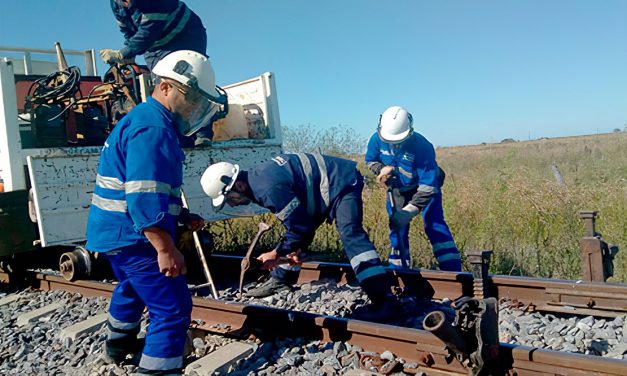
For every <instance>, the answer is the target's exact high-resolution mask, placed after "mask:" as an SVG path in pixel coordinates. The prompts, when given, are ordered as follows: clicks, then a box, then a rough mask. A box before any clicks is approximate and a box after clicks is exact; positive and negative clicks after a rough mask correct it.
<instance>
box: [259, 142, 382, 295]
mask: <svg viewBox="0 0 627 376" xmlns="http://www.w3.org/2000/svg"><path fill="white" fill-rule="evenodd" d="M356 166H357V164H356V163H355V162H353V161H349V160H346V159H341V158H335V157H330V156H326V155H321V154H305V153H298V154H281V155H278V156H276V157H274V158H272V159H271V160H270V161H268V162H265V163H263V164H261V165H260V166H257V167H255V168H253V169H251V170H249V171H248V184H249V186H250V189H251V191H252V193H253V196H254V202H255V203H257V204H258V205H260V206H262V207H264V208H267V209H269V210H270V211H271V212H272V213H274V214H275V215H276V217H277V218H278V219H279V220H280V221H281V222H282V223H283V225H284V227H285V230H286V231H285V236H284V237H283V239H282V240H281V242H280V243H279V244H278V245H277V247H276V250H277V253H278V254H279V255H281V256H285V255H288V254H290V253H292V252H294V251H297V250H299V249H300V250H305V249H306V248H307V247H308V246H309V245H310V244H311V242H312V240H313V238H314V235H315V233H316V229H317V228H318V227H319V226H320V225H321V224H322V223H323V222H324V221H332V220H335V224H336V227H337V230H338V232H339V234H340V238H341V240H342V243H343V245H344V250H345V252H346V255H347V256H348V258H349V260H350V263H351V266H352V268H353V270H354V271H355V275H356V276H357V280H358V281H359V284H360V286H361V287H362V288H363V289H364V292H365V293H366V294H367V295H368V297H369V298H370V300H371V301H372V302H373V303H375V304H377V303H381V302H383V300H384V299H385V296H386V294H387V293H388V292H390V288H391V280H390V279H389V277H388V276H387V274H386V271H385V270H384V269H383V267H382V266H381V260H380V259H379V254H378V253H377V251H376V250H375V247H374V244H372V242H371V241H370V239H369V238H368V234H366V232H365V230H364V228H363V225H362V222H363V205H362V197H361V192H362V189H363V177H362V176H361V174H360V173H359V171H357V169H356ZM272 276H273V277H274V278H277V279H279V280H283V281H285V278H286V270H285V269H284V268H275V269H274V271H273V274H272Z"/></svg>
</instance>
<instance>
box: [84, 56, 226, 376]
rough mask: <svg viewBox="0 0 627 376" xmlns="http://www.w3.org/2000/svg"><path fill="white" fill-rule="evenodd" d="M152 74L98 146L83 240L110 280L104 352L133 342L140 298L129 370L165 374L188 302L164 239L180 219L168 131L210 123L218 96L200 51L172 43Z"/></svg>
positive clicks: (181, 337) (177, 365)
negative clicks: (150, 85) (135, 364)
mask: <svg viewBox="0 0 627 376" xmlns="http://www.w3.org/2000/svg"><path fill="white" fill-rule="evenodd" d="M153 73H154V74H155V76H156V85H155V88H154V90H153V92H152V96H151V97H150V98H148V100H147V101H146V102H144V103H141V104H139V105H138V106H136V107H135V108H133V109H132V110H131V112H129V114H128V115H126V116H125V117H124V118H123V119H122V120H120V122H119V123H118V125H117V126H116V127H115V128H114V129H113V131H112V132H111V134H110V135H109V137H108V138H107V141H106V142H105V144H104V148H103V149H102V153H101V156H100V161H99V164H98V175H97V177H96V186H95V188H94V193H93V197H92V202H91V207H90V208H89V216H88V219H87V245H86V247H87V249H89V250H90V251H94V252H101V253H102V254H104V255H105V257H106V258H107V259H108V260H109V261H110V262H111V266H112V269H113V271H114V273H115V275H116V277H117V278H118V280H119V283H118V284H117V285H116V287H115V289H114V290H113V296H112V297H111V302H110V304H109V319H108V334H107V341H106V345H105V356H104V357H103V359H104V361H105V362H115V363H120V362H121V361H123V360H124V359H125V357H126V356H127V355H128V354H131V353H134V352H136V351H138V350H139V349H138V348H137V342H138V341H137V338H136V336H137V333H138V332H139V330H140V320H141V317H142V312H143V310H144V307H148V313H149V315H150V325H149V326H148V329H147V333H146V339H145V345H144V347H143V353H142V356H141V360H140V363H139V373H140V374H142V373H144V374H152V375H161V374H168V375H169V374H177V373H180V372H181V368H182V366H183V348H184V345H185V340H186V332H187V329H188V326H189V323H190V314H191V309H192V301H191V296H190V293H189V291H188V288H187V281H186V278H185V276H184V274H185V273H186V266H185V260H184V258H183V255H182V254H181V252H179V250H178V249H177V248H176V246H175V244H174V231H175V226H176V224H177V222H180V223H182V222H184V221H185V219H184V218H182V216H181V215H180V213H181V185H182V180H183V160H184V158H185V156H184V154H183V152H182V150H181V148H180V146H179V142H178V137H177V136H178V133H180V134H184V135H186V136H189V135H191V134H193V133H194V132H195V131H197V130H198V129H199V127H200V126H202V125H203V124H207V123H211V121H212V117H213V115H214V114H215V113H216V111H217V110H218V108H219V106H220V103H221V101H222V99H220V98H218V96H219V94H218V91H217V90H216V85H215V76H214V72H213V68H212V67H211V64H210V63H209V60H208V59H207V58H206V57H205V56H204V55H202V54H200V53H198V52H195V51H176V52H173V53H171V54H170V55H167V56H166V57H164V58H163V59H162V60H160V61H159V62H158V63H157V65H156V66H155V68H154V70H153ZM183 224H189V223H183ZM201 226H202V223H197V224H196V226H195V227H196V228H193V229H192V230H197V229H198V228H199V227H201Z"/></svg>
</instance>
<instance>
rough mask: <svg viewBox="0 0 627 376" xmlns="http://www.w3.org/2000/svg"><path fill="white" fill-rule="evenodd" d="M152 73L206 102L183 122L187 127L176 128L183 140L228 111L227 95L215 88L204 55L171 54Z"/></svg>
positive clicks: (180, 52) (179, 52) (211, 69)
mask: <svg viewBox="0 0 627 376" xmlns="http://www.w3.org/2000/svg"><path fill="white" fill-rule="evenodd" d="M152 73H154V74H155V75H156V76H159V77H161V78H169V79H172V80H174V81H177V82H179V83H181V84H182V85H184V86H186V87H188V88H190V89H191V90H195V91H197V92H198V93H199V94H201V95H202V97H204V98H205V99H206V102H202V103H199V106H198V109H197V110H195V111H193V112H192V113H190V116H189V119H185V120H186V122H187V124H182V125H179V130H180V131H181V133H182V134H184V135H185V136H191V135H192V134H193V133H194V132H196V131H198V130H199V129H200V128H203V127H204V126H206V125H208V124H209V123H210V121H212V120H214V118H215V115H216V114H217V113H218V112H220V111H222V112H225V111H228V107H227V97H226V93H225V92H224V90H222V89H221V88H220V87H218V86H216V76H215V73H214V72H213V68H212V67H211V63H210V62H209V59H207V57H206V56H204V55H203V54H201V53H198V52H196V51H189V50H181V51H174V52H172V53H170V54H168V55H166V56H165V57H164V58H163V59H161V60H159V61H158V62H157V64H156V65H155V67H154V68H153V69H152ZM222 115H223V114H222ZM222 117H224V116H222Z"/></svg>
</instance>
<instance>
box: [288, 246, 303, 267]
mask: <svg viewBox="0 0 627 376" xmlns="http://www.w3.org/2000/svg"><path fill="white" fill-rule="evenodd" d="M286 258H287V259H289V263H290V265H292V266H294V265H300V264H302V263H303V262H302V261H301V260H300V249H299V250H298V251H296V252H292V253H290V254H289V255H287V256H286Z"/></svg>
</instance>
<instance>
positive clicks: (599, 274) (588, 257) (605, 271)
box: [579, 211, 618, 282]
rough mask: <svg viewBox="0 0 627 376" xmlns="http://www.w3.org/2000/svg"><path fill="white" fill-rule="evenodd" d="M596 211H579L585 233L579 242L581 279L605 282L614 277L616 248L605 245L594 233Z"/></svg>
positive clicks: (599, 236)
mask: <svg viewBox="0 0 627 376" xmlns="http://www.w3.org/2000/svg"><path fill="white" fill-rule="evenodd" d="M596 217H597V212H596V211H581V212H579V218H581V219H583V220H584V224H585V228H586V233H585V236H584V237H583V238H582V239H581V241H580V242H579V246H580V249H581V279H582V280H584V281H594V282H605V281H606V280H607V279H608V278H610V277H611V276H612V275H614V256H616V253H618V246H615V245H611V244H608V243H606V242H605V241H604V240H603V238H602V237H601V234H599V233H597V232H596V228H595V220H596Z"/></svg>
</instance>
